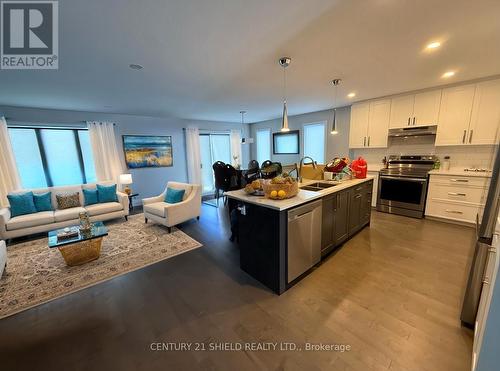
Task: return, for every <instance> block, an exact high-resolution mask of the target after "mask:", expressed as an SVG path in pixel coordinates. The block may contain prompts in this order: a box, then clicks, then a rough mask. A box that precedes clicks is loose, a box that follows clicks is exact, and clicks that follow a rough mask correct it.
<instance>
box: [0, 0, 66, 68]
mask: <svg viewBox="0 0 500 371" xmlns="http://www.w3.org/2000/svg"><path fill="white" fill-rule="evenodd" d="M0 4H1V16H0V18H1V23H2V27H1V53H0V68H1V69H22V70H33V69H43V70H47V69H57V68H58V67H59V61H58V59H59V58H58V54H59V27H58V26H59V22H58V21H59V19H58V2H57V1H36V2H33V1H14V0H5V1H0Z"/></svg>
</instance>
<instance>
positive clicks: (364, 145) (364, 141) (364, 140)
mask: <svg viewBox="0 0 500 371" xmlns="http://www.w3.org/2000/svg"><path fill="white" fill-rule="evenodd" d="M363 147H366V137H364V139H363Z"/></svg>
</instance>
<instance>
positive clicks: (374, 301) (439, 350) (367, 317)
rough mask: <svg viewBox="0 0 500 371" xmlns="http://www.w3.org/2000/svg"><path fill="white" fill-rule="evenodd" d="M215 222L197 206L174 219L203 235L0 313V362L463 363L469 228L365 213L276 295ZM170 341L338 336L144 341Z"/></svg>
mask: <svg viewBox="0 0 500 371" xmlns="http://www.w3.org/2000/svg"><path fill="white" fill-rule="evenodd" d="M228 224H229V223H228V220H227V215H226V212H225V210H223V209H219V210H218V209H216V208H214V207H211V206H206V205H204V206H203V214H202V217H201V219H200V221H199V222H197V221H191V222H188V223H185V224H183V225H182V226H181V229H182V230H184V231H185V232H186V233H188V234H189V235H190V236H192V237H193V238H195V239H197V240H198V241H200V242H202V243H203V244H204V247H202V248H200V249H197V250H194V251H191V252H188V253H186V254H184V255H180V256H177V257H175V258H172V259H169V260H166V261H163V262H160V263H158V264H155V265H152V266H149V267H146V268H144V269H141V270H139V271H135V272H132V273H130V274H127V275H125V276H120V277H117V278H115V279H112V280H110V281H107V282H104V283H102V284H99V285H97V286H93V287H91V288H89V289H85V290H83V291H80V292H77V293H74V294H71V295H68V296H66V297H63V298H60V299H57V300H55V301H52V302H50V303H47V304H44V305H41V306H38V307H35V308H33V309H30V310H27V311H25V312H22V313H19V314H17V315H14V316H12V317H9V318H6V319H3V320H0V363H1V365H2V366H1V367H2V369H3V370H34V369H37V370H52V371H54V370H137V369H141V370H166V369H171V370H184V369H186V370H194V369H214V370H234V369H238V370H255V369H263V370H285V369H286V370H305V369H307V370H325V369H328V370H363V371H364V370H415V371H417V370H418V371H425V370H438V371H447V370H450V371H460V370H464V371H465V370H469V369H470V361H471V352H472V350H471V349H472V345H471V344H472V335H471V332H470V330H467V329H463V328H461V327H460V321H459V310H460V305H461V300H462V295H463V289H464V287H465V279H466V275H467V264H468V262H469V259H470V257H471V253H472V248H471V246H472V239H473V236H474V233H473V229H469V228H464V227H461V226H454V225H450V224H444V223H440V222H435V221H430V220H418V219H410V218H405V217H400V216H395V215H389V214H382V213H378V212H373V214H372V223H371V226H370V227H368V228H365V229H364V230H363V231H361V232H360V233H359V234H358V235H356V236H355V237H354V238H353V239H352V240H350V241H348V242H347V243H346V244H345V245H343V246H342V247H341V248H340V249H339V250H337V252H336V253H335V254H333V255H330V257H329V258H328V259H326V260H325V261H324V262H323V263H322V265H321V266H320V267H319V268H318V269H316V270H314V271H313V272H312V273H311V274H310V275H309V276H308V277H306V278H305V279H304V280H302V281H301V282H299V283H298V284H297V285H296V286H294V287H293V288H292V289H290V290H289V291H287V292H285V293H284V294H283V295H281V296H277V295H275V294H273V293H272V292H270V291H269V290H268V289H266V288H265V287H263V286H262V285H261V284H259V283H258V282H257V281H255V280H253V279H252V278H251V277H249V276H248V275H246V274H245V273H244V272H243V271H241V270H240V269H239V252H238V248H237V246H236V245H234V244H232V243H230V242H229V241H228V237H229V226H228ZM12 248H15V246H13V247H12ZM182 341H186V342H205V343H209V342H238V343H242V342H293V343H296V344H297V345H298V346H301V347H304V344H305V342H312V343H323V344H330V343H342V344H348V345H350V346H351V349H350V350H349V351H345V352H333V351H306V350H305V349H303V350H302V351H208V350H207V351H197V352H195V351H190V352H188V351H152V350H150V347H151V343H157V342H164V343H170V342H182Z"/></svg>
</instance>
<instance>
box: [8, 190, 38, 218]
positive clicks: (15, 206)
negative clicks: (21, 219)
mask: <svg viewBox="0 0 500 371" xmlns="http://www.w3.org/2000/svg"><path fill="white" fill-rule="evenodd" d="M7 199H8V200H9V204H10V215H11V217H13V218H14V217H16V216H19V215H26V214H33V213H36V207H35V202H34V201H33V192H26V193H16V194H9V195H7Z"/></svg>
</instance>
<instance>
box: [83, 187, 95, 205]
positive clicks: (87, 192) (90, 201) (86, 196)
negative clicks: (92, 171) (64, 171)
mask: <svg viewBox="0 0 500 371" xmlns="http://www.w3.org/2000/svg"><path fill="white" fill-rule="evenodd" d="M83 202H84V205H85V206H88V205H94V204H96V203H98V202H99V198H98V196H97V189H83Z"/></svg>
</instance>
